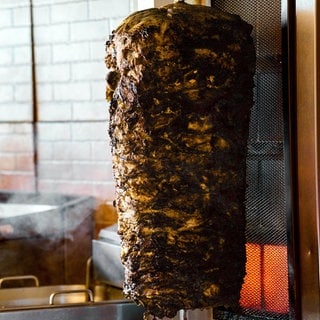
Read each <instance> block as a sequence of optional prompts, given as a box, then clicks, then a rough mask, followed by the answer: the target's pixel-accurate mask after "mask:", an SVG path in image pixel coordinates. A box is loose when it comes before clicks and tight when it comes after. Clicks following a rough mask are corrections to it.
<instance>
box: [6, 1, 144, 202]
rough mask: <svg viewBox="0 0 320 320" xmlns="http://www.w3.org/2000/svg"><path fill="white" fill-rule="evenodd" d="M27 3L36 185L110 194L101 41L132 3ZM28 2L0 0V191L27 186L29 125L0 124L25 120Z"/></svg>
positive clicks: (54, 189) (28, 102) (50, 189)
mask: <svg viewBox="0 0 320 320" xmlns="http://www.w3.org/2000/svg"><path fill="white" fill-rule="evenodd" d="M32 2H33V17H34V41H35V47H34V49H35V60H36V61H35V62H36V64H35V67H36V89H37V107H38V118H39V123H38V125H37V132H38V142H37V148H38V152H37V155H38V161H39V167H38V169H39V170H38V172H39V187H40V191H46V192H66V193H85V194H92V195H95V196H97V197H99V198H105V199H107V200H113V194H114V184H113V179H112V169H111V167H112V165H111V154H110V147H109V138H108V133H107V131H108V127H107V119H108V110H107V109H108V107H107V103H106V101H105V73H106V70H105V65H104V55H105V42H106V40H107V39H108V38H109V35H110V33H111V31H112V29H114V28H116V27H117V26H118V25H119V23H120V22H121V21H122V20H123V19H124V17H126V16H127V15H129V14H130V12H132V11H134V10H136V9H137V7H138V1H137V0H121V1H119V0H90V1H88V0H54V1H52V0H32ZM29 4H30V2H29V0H1V1H0V16H1V19H0V119H1V121H2V123H0V160H3V161H0V163H2V164H1V165H0V189H1V188H2V189H3V188H6V187H7V188H9V189H14V188H23V189H30V188H33V187H34V181H33V180H32V179H33V174H34V172H33V170H34V168H33V149H32V130H31V129H32V126H31V123H29V124H28V125H29V129H30V130H29V132H23V134H22V133H17V130H18V129H17V127H16V126H17V125H15V124H10V123H3V121H4V122H5V121H10V122H18V123H19V122H20V123H21V125H24V122H30V121H32V81H31V80H32V74H31V44H30V40H31V39H30V38H31V33H30V30H31V29H30V7H29ZM22 131H23V130H22ZM14 146H15V147H14ZM17 148H18V149H17ZM19 148H20V149H19ZM23 148H25V149H23Z"/></svg>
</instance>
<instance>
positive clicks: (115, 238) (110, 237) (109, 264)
mask: <svg viewBox="0 0 320 320" xmlns="http://www.w3.org/2000/svg"><path fill="white" fill-rule="evenodd" d="M98 237H99V238H98V240H92V261H93V268H94V277H95V279H96V280H97V281H101V282H103V283H106V284H109V285H112V286H115V287H118V288H122V283H123V280H124V268H123V266H122V264H121V260H120V237H119V235H118V234H117V224H114V225H112V226H110V227H107V228H104V229H101V230H100V232H99V236H98Z"/></svg>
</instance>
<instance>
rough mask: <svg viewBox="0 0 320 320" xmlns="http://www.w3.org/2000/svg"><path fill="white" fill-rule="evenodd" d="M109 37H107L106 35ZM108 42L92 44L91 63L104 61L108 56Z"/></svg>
mask: <svg viewBox="0 0 320 320" xmlns="http://www.w3.org/2000/svg"><path fill="white" fill-rule="evenodd" d="M106 36H107V35H106ZM105 49H106V42H105V41H102V40H100V41H94V42H90V59H91V61H94V60H97V61H104V58H105V55H106V51H105Z"/></svg>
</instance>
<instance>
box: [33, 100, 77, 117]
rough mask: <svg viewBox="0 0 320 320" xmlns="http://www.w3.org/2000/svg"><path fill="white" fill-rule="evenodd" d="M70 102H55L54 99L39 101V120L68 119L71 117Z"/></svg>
mask: <svg viewBox="0 0 320 320" xmlns="http://www.w3.org/2000/svg"><path fill="white" fill-rule="evenodd" d="M71 104H72V103H71V102H66V103H61V102H60V103H56V102H54V101H51V102H43V103H39V120H40V121H70V120H71V119H72V112H71Z"/></svg>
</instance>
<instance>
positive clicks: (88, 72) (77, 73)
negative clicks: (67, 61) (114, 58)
mask: <svg viewBox="0 0 320 320" xmlns="http://www.w3.org/2000/svg"><path fill="white" fill-rule="evenodd" d="M104 70H105V64H104V62H103V61H101V62H81V63H73V64H72V66H71V74H72V79H73V80H97V79H103V76H102V75H103V71H104Z"/></svg>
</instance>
